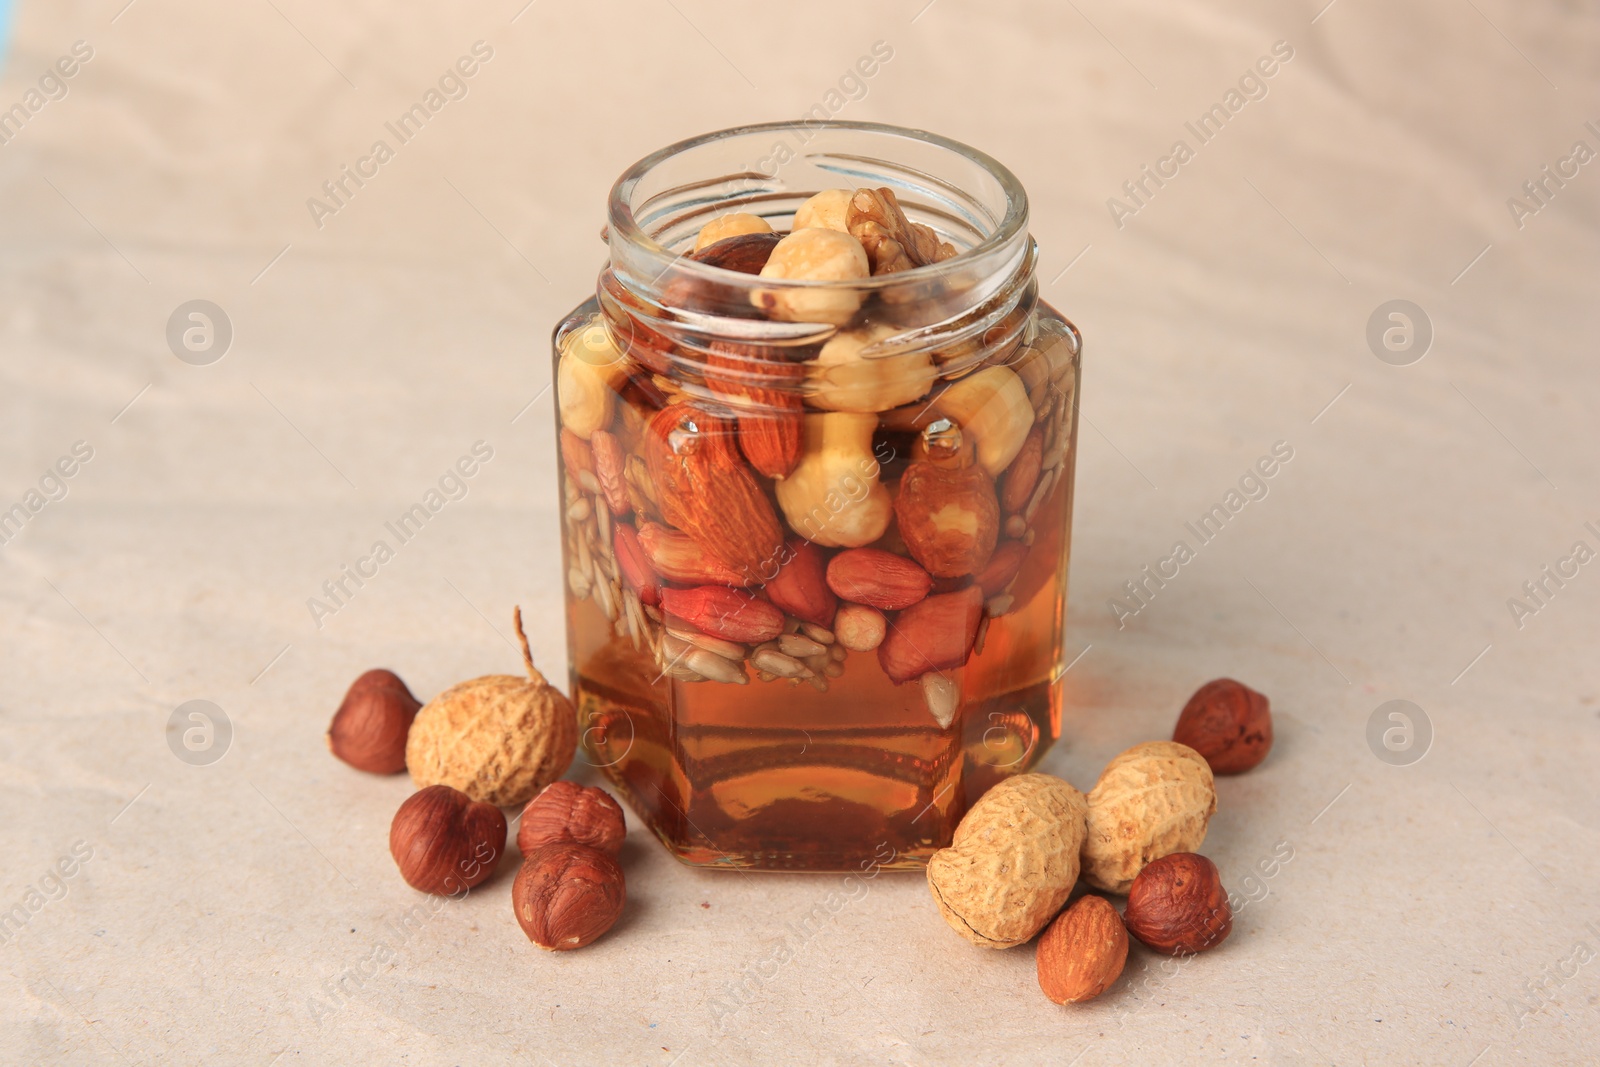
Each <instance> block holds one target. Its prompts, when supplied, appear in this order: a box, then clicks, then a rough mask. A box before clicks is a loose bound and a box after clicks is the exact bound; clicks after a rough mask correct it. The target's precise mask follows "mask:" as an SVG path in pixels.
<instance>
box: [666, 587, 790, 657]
mask: <svg viewBox="0 0 1600 1067" xmlns="http://www.w3.org/2000/svg"><path fill="white" fill-rule="evenodd" d="M661 610H662V611H665V612H666V613H667V614H668V615H675V616H677V617H678V618H680V619H682V620H683V621H684V622H686V623H688V624H689V625H690V626H693V627H694V628H695V629H696V630H699V631H700V632H701V633H705V634H710V635H711V636H712V637H720V638H722V639H724V640H726V641H737V642H739V643H740V644H745V645H759V644H761V643H762V642H763V641H771V640H773V639H775V638H776V637H777V636H778V635H779V634H781V633H783V612H781V611H779V610H778V609H777V608H775V607H773V606H772V604H771V603H769V602H768V601H765V600H760V599H757V598H755V597H752V596H751V595H750V594H748V593H741V592H737V591H735V590H732V589H729V588H727V587H726V586H718V585H702V586H699V587H697V588H695V589H663V590H661Z"/></svg>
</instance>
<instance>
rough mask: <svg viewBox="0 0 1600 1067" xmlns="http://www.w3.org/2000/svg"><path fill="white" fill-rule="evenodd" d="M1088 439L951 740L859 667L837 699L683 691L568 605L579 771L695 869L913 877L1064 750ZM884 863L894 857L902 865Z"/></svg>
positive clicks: (589, 612)
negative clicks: (1064, 694)
mask: <svg viewBox="0 0 1600 1067" xmlns="http://www.w3.org/2000/svg"><path fill="white" fill-rule="evenodd" d="M1075 450H1076V440H1073V441H1072V442H1071V444H1070V445H1069V447H1068V449H1067V454H1066V458H1065V460H1064V461H1063V464H1062V469H1063V474H1062V476H1061V478H1060V481H1061V482H1062V484H1060V485H1058V486H1056V488H1055V489H1054V491H1053V492H1052V493H1051V495H1050V497H1049V498H1048V499H1047V500H1046V501H1045V502H1044V505H1043V506H1042V507H1041V508H1040V509H1039V511H1038V513H1037V514H1036V516H1035V520H1034V522H1033V524H1032V528H1033V529H1035V530H1037V531H1038V536H1037V539H1036V540H1035V543H1034V544H1033V546H1032V548H1031V551H1030V552H1029V554H1028V557H1027V560H1026V561H1025V562H1024V564H1023V567H1022V570H1021V571H1020V572H1019V574H1018V577H1017V581H1016V584H1015V586H1014V588H1013V595H1014V596H1015V597H1016V602H1015V604H1014V606H1013V607H1012V609H1011V610H1010V611H1009V612H1008V613H1006V614H1004V615H1000V616H998V617H995V618H992V619H988V620H987V621H986V624H985V625H986V629H985V631H984V633H983V637H982V643H981V650H979V651H977V652H975V653H974V654H973V656H972V657H971V658H970V659H969V660H968V661H967V663H966V665H965V667H963V668H961V669H960V670H958V671H953V672H951V673H952V674H953V675H954V676H956V677H957V678H959V679H960V683H961V693H962V703H961V705H960V707H959V709H958V710H957V712H956V716H955V719H954V721H953V722H952V723H951V724H950V726H949V727H948V728H941V727H940V726H939V725H938V723H937V722H936V721H934V719H933V718H932V717H931V715H930V714H929V711H928V707H927V703H926V701H925V699H924V696H923V692H922V689H921V687H920V686H919V685H917V684H916V683H915V682H909V683H906V684H904V685H899V686H896V685H894V684H893V683H892V682H890V681H889V679H888V678H887V677H886V676H885V675H884V674H883V671H882V670H881V669H880V668H879V666H878V661H877V656H876V654H874V653H870V652H866V653H860V652H852V653H849V654H848V655H847V657H846V658H845V660H844V661H843V663H842V667H843V674H842V675H841V676H840V677H838V678H834V679H830V683H829V688H828V690H827V691H826V692H819V691H817V690H816V689H813V688H812V687H811V686H810V685H808V684H806V683H805V682H803V681H802V682H795V681H788V680H784V679H777V680H774V681H770V682H763V681H759V680H757V679H756V678H754V677H752V678H751V679H750V682H749V684H747V685H731V684H723V683H718V682H710V681H706V682H682V681H678V680H676V679H674V678H671V677H669V676H666V675H664V674H663V672H662V670H661V668H660V667H659V666H658V665H657V661H656V660H655V658H654V657H652V656H651V654H650V652H649V650H648V648H645V649H643V650H641V649H638V648H636V647H635V646H634V643H633V641H632V640H631V639H630V637H627V636H618V635H617V634H616V632H615V629H614V627H613V624H612V622H610V621H608V620H607V618H606V616H605V615H604V614H603V613H602V612H601V609H600V608H599V607H598V606H597V605H596V603H595V602H594V600H593V599H592V598H590V599H583V600H577V599H573V598H568V604H567V613H568V627H569V630H568V632H569V634H571V639H572V647H573V651H574V653H575V657H574V664H575V667H574V677H573V691H574V692H575V693H576V694H577V700H576V703H577V706H578V718H579V730H580V732H581V734H582V737H583V744H584V753H583V755H582V757H581V758H583V759H586V760H588V761H589V762H590V763H592V764H593V765H595V766H597V767H599V768H600V769H601V770H602V771H603V772H604V773H605V775H606V776H607V777H608V778H610V779H611V781H612V782H613V783H614V784H615V785H616V786H617V787H618V789H620V790H621V791H622V792H623V793H624V794H625V795H626V799H627V800H628V802H629V805H630V806H631V807H632V808H633V810H634V811H635V812H636V813H638V814H639V815H641V816H642V817H643V818H644V819H645V820H646V822H647V823H648V824H649V825H650V828H651V829H652V830H653V831H654V832H655V833H656V836H657V837H659V838H660V839H661V841H662V843H663V844H665V845H666V846H667V847H668V848H669V849H671V850H672V852H673V853H674V854H675V855H676V856H678V858H679V859H681V860H683V861H684V862H686V863H691V864H695V865H708V866H734V867H748V868H756V869H763V870H812V871H844V870H858V869H860V868H861V865H862V864H863V863H867V862H875V863H877V864H879V865H880V866H885V867H889V868H914V867H920V866H921V865H922V864H923V863H924V862H926V860H927V858H928V856H930V855H931V854H932V853H933V852H934V851H936V850H937V849H939V848H943V847H944V846H946V845H948V844H949V843H950V836H951V834H952V833H953V832H954V831H955V827H956V824H957V823H958V822H959V821H960V820H961V816H962V815H963V814H964V813H965V812H966V810H967V808H968V806H969V805H970V804H971V803H972V802H973V801H974V800H976V799H977V798H978V797H979V796H981V795H982V794H983V793H984V791H985V790H987V789H988V788H989V787H990V786H991V785H993V784H994V783H995V782H996V781H998V780H999V779H1001V778H1003V777H1005V776H1007V775H1010V774H1016V773H1020V772H1022V771H1025V770H1027V769H1029V768H1030V767H1032V766H1033V765H1034V764H1035V763H1036V762H1037V761H1038V759H1039V758H1040V757H1041V756H1042V755H1043V754H1044V752H1045V750H1046V749H1047V748H1048V747H1049V745H1050V744H1051V742H1053V741H1054V740H1055V739H1056V738H1057V737H1058V736H1059V735H1060V729H1061V684H1060V677H1061V672H1062V665H1063V658H1062V649H1061V645H1060V642H1059V640H1057V638H1056V636H1055V635H1058V634H1059V633H1060V632H1061V625H1062V612H1063V606H1064V604H1065V601H1066V576H1067V562H1068V558H1069V554H1070V530H1071V525H1070V509H1071V500H1072V471H1073V462H1072V461H1073V458H1074V452H1075ZM886 857H891V858H888V859H886Z"/></svg>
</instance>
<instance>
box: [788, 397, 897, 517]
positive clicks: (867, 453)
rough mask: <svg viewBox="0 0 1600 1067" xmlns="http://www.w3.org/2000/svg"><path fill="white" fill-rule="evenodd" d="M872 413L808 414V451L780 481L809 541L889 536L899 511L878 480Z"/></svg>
mask: <svg viewBox="0 0 1600 1067" xmlns="http://www.w3.org/2000/svg"><path fill="white" fill-rule="evenodd" d="M877 425H878V420H877V419H876V418H875V417H874V416H872V415H865V414H855V413H852V412H842V411H830V412H827V413H826V414H814V415H807V416H806V417H805V451H804V452H803V453H802V455H801V457H800V463H799V464H798V465H797V466H796V467H795V469H794V471H793V472H792V473H791V474H790V475H789V477H787V478H785V479H783V480H782V481H781V482H777V483H775V484H774V486H773V488H774V489H775V490H776V491H777V494H778V505H779V507H781V508H783V515H784V518H786V519H788V521H789V526H790V527H791V528H792V529H793V530H794V531H795V532H796V533H798V534H799V535H800V536H801V537H804V538H805V539H806V540H808V541H813V542H815V543H817V544H819V545H826V546H829V547H841V546H842V547H849V548H854V547H857V546H859V545H867V544H871V543H872V542H873V541H876V540H877V539H878V538H880V537H882V536H883V532H884V530H886V529H888V527H889V519H890V518H891V517H892V516H893V514H894V504H893V501H892V500H891V498H890V496H889V491H888V490H887V489H885V488H884V487H883V485H882V484H880V483H879V481H878V474H879V469H880V468H879V464H878V457H877V456H875V455H874V454H873V452H872V432H873V430H875V429H876V428H877Z"/></svg>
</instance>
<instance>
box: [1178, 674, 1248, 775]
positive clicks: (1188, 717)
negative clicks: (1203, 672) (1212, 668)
mask: <svg viewBox="0 0 1600 1067" xmlns="http://www.w3.org/2000/svg"><path fill="white" fill-rule="evenodd" d="M1172 739H1173V740H1174V741H1177V742H1180V743H1181V744H1185V745H1188V746H1189V747H1190V748H1192V749H1194V750H1195V751H1196V752H1198V753H1200V755H1202V756H1204V757H1205V760H1206V762H1207V763H1209V764H1210V765H1211V772H1212V773H1213V774H1243V773H1244V772H1245V771H1248V770H1249V769H1250V768H1252V767H1254V766H1255V765H1256V764H1258V763H1260V762H1261V761H1262V760H1264V759H1266V758H1267V753H1268V752H1269V751H1271V750H1272V707H1271V705H1270V704H1269V703H1268V701H1267V698H1266V697H1264V696H1262V695H1261V694H1260V693H1258V692H1256V691H1255V690H1254V689H1251V688H1250V687H1249V686H1247V685H1245V684H1244V683H1243V682H1236V681H1234V680H1233V679H1232V678H1218V679H1216V680H1215V681H1211V682H1207V683H1206V684H1205V685H1202V686H1201V687H1200V688H1199V689H1197V690H1195V694H1194V696H1192V697H1190V698H1189V702H1188V703H1187V704H1185V705H1184V706H1183V714H1181V715H1179V716H1178V725H1177V726H1176V727H1175V728H1174V729H1173V731H1172Z"/></svg>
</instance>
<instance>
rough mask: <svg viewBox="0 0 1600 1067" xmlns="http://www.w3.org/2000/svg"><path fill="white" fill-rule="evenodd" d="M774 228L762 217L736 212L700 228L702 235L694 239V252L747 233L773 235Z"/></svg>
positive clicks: (745, 212) (719, 216)
mask: <svg viewBox="0 0 1600 1067" xmlns="http://www.w3.org/2000/svg"><path fill="white" fill-rule="evenodd" d="M771 232H772V227H771V226H769V225H767V220H766V219H764V218H762V217H761V216H760V215H752V214H750V213H749V212H747V211H734V212H730V213H729V214H726V215H718V216H717V217H716V218H714V219H712V220H711V221H710V222H708V223H706V224H705V225H704V226H702V227H700V235H699V236H698V237H696V238H695V239H694V250H695V251H696V252H698V251H700V250H701V249H702V248H705V247H707V246H708V245H714V244H716V243H717V242H718V241H722V240H726V239H727V238H729V237H738V236H740V235H741V234H746V233H771Z"/></svg>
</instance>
